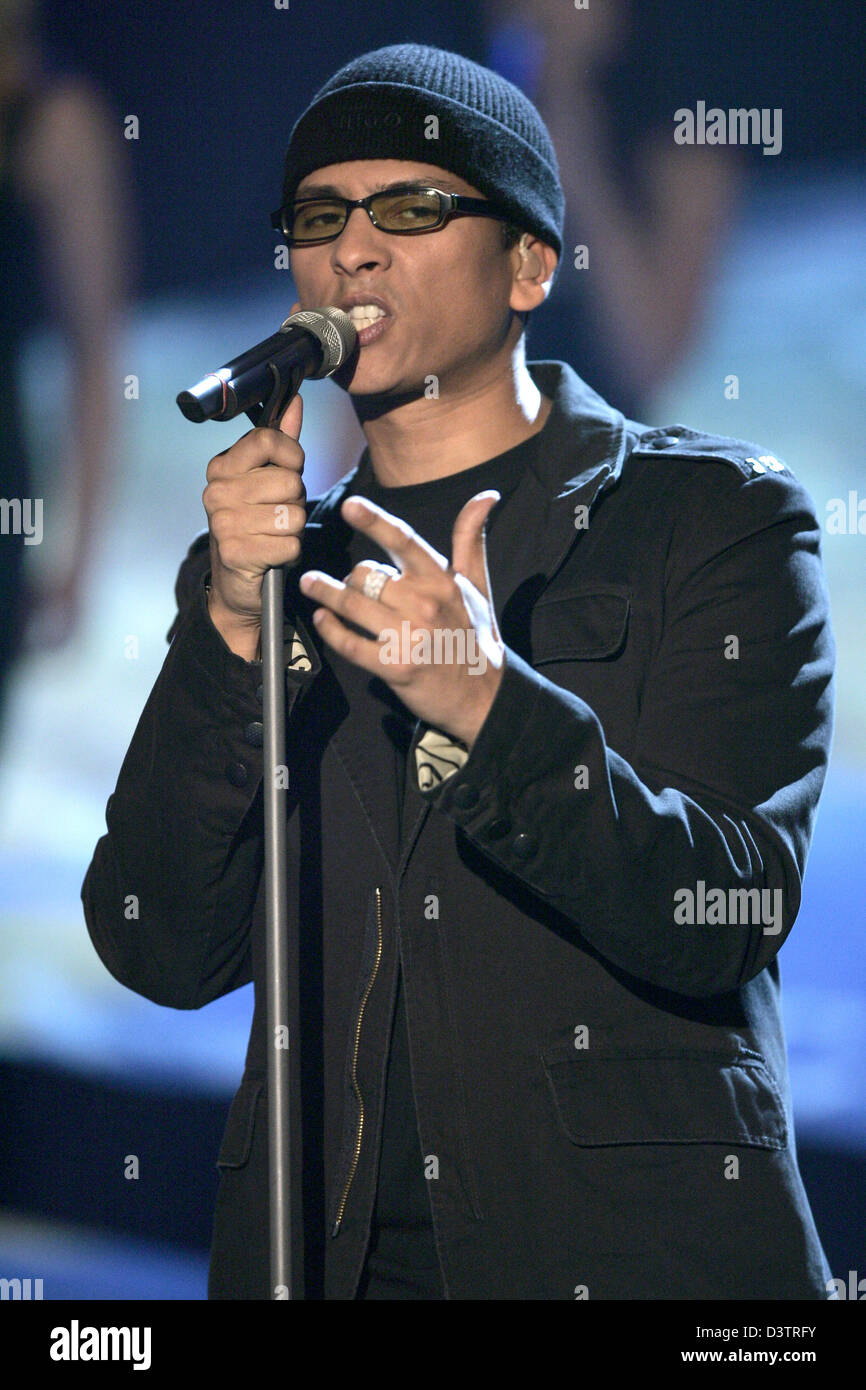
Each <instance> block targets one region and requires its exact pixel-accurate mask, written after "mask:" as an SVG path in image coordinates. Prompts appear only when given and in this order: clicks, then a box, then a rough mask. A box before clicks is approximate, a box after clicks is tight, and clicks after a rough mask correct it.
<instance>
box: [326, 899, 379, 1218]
mask: <svg viewBox="0 0 866 1390" xmlns="http://www.w3.org/2000/svg"><path fill="white" fill-rule="evenodd" d="M376 928H377V932H378V941H377V943H376V959H375V961H374V962H373V970H372V973H371V975H370V978H369V980H368V981H367V988H366V989H365V990H364V995H363V998H362V999H361V1006H360V1008H359V1009H358V1018H357V1021H356V1023H355V1048H354V1051H353V1053H352V1086H353V1088H354V1091H355V1096H356V1097H357V1100H358V1130H357V1133H356V1135H355V1152H354V1154H353V1155H352V1166H351V1168H350V1169H349V1176H348V1178H347V1179H346V1186H345V1187H344V1188H343V1195H342V1197H341V1198H340V1206H339V1208H338V1211H337V1219H336V1221H335V1222H334V1229H333V1230H332V1231H331V1235H332V1236H335V1235H336V1234H337V1232H338V1231H339V1229H340V1223H341V1222H342V1220H343V1212H344V1211H345V1210H346V1200H347V1198H348V1196H349V1188H350V1187H351V1186H352V1179H353V1178H354V1176H355V1170H356V1169H357V1167H358V1160H359V1158H360V1157H361V1138H362V1135H363V1133H364V1100H363V1097H362V1095H361V1088H360V1086H359V1085H358V1072H357V1066H358V1050H359V1048H360V1045H361V1023H362V1021H363V1018H364V1009H365V1008H366V1005H367V1000H368V999H369V997H370V990H371V989H372V988H373V981H374V980H375V978H376V972H377V971H378V969H379V961H380V960H381V959H382V890H381V888H377V889H376Z"/></svg>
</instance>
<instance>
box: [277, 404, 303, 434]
mask: <svg viewBox="0 0 866 1390" xmlns="http://www.w3.org/2000/svg"><path fill="white" fill-rule="evenodd" d="M303 421H304V401H303V397H302V396H301V394H300V393H298V395H297V396H293V397H292V399H291V400H290V401H289V404H288V406H287V408H286V411H285V414H284V415H283V418H282V419H281V420H280V429H281V430H282V432H283V434H287V435H289V436H290V438H292V439H300V437H301V425H302V424H303Z"/></svg>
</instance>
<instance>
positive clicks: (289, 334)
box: [177, 308, 358, 425]
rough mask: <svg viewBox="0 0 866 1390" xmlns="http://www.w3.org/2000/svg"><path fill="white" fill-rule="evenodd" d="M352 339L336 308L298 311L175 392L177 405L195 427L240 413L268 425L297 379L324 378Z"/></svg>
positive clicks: (282, 407) (345, 318) (294, 389)
mask: <svg viewBox="0 0 866 1390" xmlns="http://www.w3.org/2000/svg"><path fill="white" fill-rule="evenodd" d="M357 341H358V335H357V333H356V332H355V326H354V324H353V323H352V320H351V319H350V318H349V315H348V314H346V313H344V311H343V310H342V309H334V308H323V309H301V310H299V312H298V313H296V314H290V315H289V317H288V318H287V319H286V321H285V323H283V324H281V325H280V327H279V329H278V330H277V332H276V333H272V334H271V336H270V338H265V340H264V341H263V342H261V343H257V344H256V346H255V347H253V348H250V349H249V351H248V352H242V353H241V355H240V357H234V358H232V360H231V362H227V363H226V365H225V366H224V367H220V369H219V371H218V372H209V373H208V375H207V376H206V377H203V378H202V380H201V381H199V382H198V383H197V385H195V386H192V387H190V389H189V390H188V391H181V392H180V394H179V396H178V397H177V404H178V406H179V407H180V409H181V411H182V413H183V414H184V415H185V416H186V418H187V420H192V422H193V423H194V424H196V425H198V424H201V423H202V422H203V421H204V420H233V419H234V418H235V416H236V415H240V414H241V412H242V411H244V412H246V413H247V414H248V415H249V417H250V419H251V420H252V421H253V424H254V425H259V424H270V423H273V422H274V420H275V417H277V416H278V415H281V414H282V412H283V411H284V410H285V407H286V406H287V405H288V403H289V401H290V400H291V399H292V397H293V396H294V395H295V394H296V392H297V391H298V388H299V387H300V385H301V382H302V381H304V380H306V378H307V377H312V379H313V380H314V381H318V380H319V379H320V378H321V377H325V376H330V375H331V374H332V373H333V372H335V371H336V370H337V368H338V367H340V366H342V364H343V363H344V362H345V361H346V359H347V358H348V357H350V356H351V354H352V353H353V352H354V350H355V345H356V343H357ZM256 406H260V409H259V410H256V409H255V407H256Z"/></svg>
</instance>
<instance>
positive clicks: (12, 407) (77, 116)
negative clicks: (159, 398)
mask: <svg viewBox="0 0 866 1390" xmlns="http://www.w3.org/2000/svg"><path fill="white" fill-rule="evenodd" d="M121 139H122V127H121V124H120V122H119V121H118V120H117V119H116V117H114V116H113V113H112V112H111V111H110V110H109V109H108V107H107V106H106V104H105V102H104V101H103V99H102V98H101V97H100V96H99V94H98V93H97V92H96V91H95V90H94V89H93V88H92V86H91V85H90V84H89V83H88V82H87V81H86V80H85V79H84V78H82V77H79V76H76V75H74V74H68V73H57V72H55V71H53V70H52V65H51V62H50V60H49V59H48V58H47V57H46V56H45V55H44V53H43V52H42V50H41V47H40V43H39V39H38V33H37V23H36V7H35V6H34V4H33V3H32V0H0V372H2V381H3V390H2V392H0V494H2V496H3V497H4V498H5V499H7V501H9V500H12V499H18V501H19V502H20V503H21V506H22V515H25V516H26V509H25V508H24V503H25V499H32V502H33V507H35V506H36V499H33V489H34V483H35V481H36V479H35V473H36V472H38V470H34V468H33V462H34V461H33V459H32V458H31V457H30V456H29V452H28V440H27V435H26V428H25V418H24V409H23V402H22V399H21V391H20V372H21V353H22V348H23V345H24V343H25V340H26V338H27V335H28V333H29V332H30V331H31V330H32V329H33V328H34V327H35V326H36V325H37V324H38V323H40V322H41V321H43V320H46V321H47V322H49V323H51V324H57V325H58V326H59V327H60V330H61V333H62V338H63V345H64V349H65V352H66V355H67V361H68V377H67V381H68V386H67V396H66V406H65V410H64V416H63V428H62V431H61V435H60V440H59V453H58V454H57V457H56V465H55V464H52V468H53V467H55V466H56V469H57V473H58V475H59V476H58V484H59V485H58V487H57V489H56V492H54V491H53V493H52V496H51V498H50V499H49V504H50V506H51V507H52V511H53V515H51V514H49V515H46V514H45V510H46V509H45V508H43V517H42V527H43V540H49V539H50V545H51V547H52V551H54V549H55V548H56V547H57V546H58V544H59V543H62V545H63V553H62V556H59V557H57V556H56V555H54V554H52V563H51V564H50V565H48V566H46V567H45V570H46V571H47V573H46V574H45V575H44V577H43V578H42V580H41V581H40V584H39V586H38V587H37V586H36V585H35V584H34V582H33V580H32V579H31V578H30V577H29V576H28V574H27V564H26V560H25V557H26V549H25V537H24V535H23V534H13V527H12V522H11V520H10V523H9V525H8V529H7V531H6V532H5V533H4V534H3V535H2V536H0V604H2V611H3V620H2V624H0V721H2V718H3V713H4V708H5V696H6V693H7V690H8V676H9V672H10V670H11V667H12V665H13V663H14V661H15V658H16V656H17V655H19V653H20V652H21V651H22V650H24V649H27V648H39V647H44V646H55V645H59V644H61V643H63V642H65V641H66V640H67V639H68V638H69V637H70V636H71V635H72V634H73V633H74V631H75V628H76V625H77V623H78V620H79V618H80V616H81V606H82V598H83V594H84V590H85V584H86V579H87V573H88V567H89V564H90V561H91V557H92V551H93V546H94V542H95V539H96V536H97V533H98V526H99V522H100V517H101V515H102V511H101V507H102V498H103V495H104V490H105V479H106V462H107V456H108V449H109V446H110V441H111V433H112V411H113V407H114V404H115V402H116V400H117V391H118V389H119V388H118V386H117V383H116V382H115V381H113V380H112V362H113V356H114V352H115V347H116V332H117V324H118V312H119V309H120V305H121V300H122V297H123V291H124V287H125V284H126V280H127V274H126V270H127V262H126V260H125V257H126V256H127V254H128V250H127V248H128V246H129V226H128V219H127V211H126V208H127V200H126V199H125V198H124V189H123V185H122V172H121V155H120V142H121ZM37 395H38V388H37ZM52 483H53V477H52ZM61 508H64V509H66V510H64V512H63V515H62V517H61V516H59V515H58V513H59V512H60V510H61ZM55 509H56V510H55ZM9 515H10V518H11V517H12V513H11V512H10V513H9ZM31 515H33V512H32V511H31ZM37 534H38V533H37V532H35V531H34V532H33V537H34V542H35V540H36V536H37ZM61 538H62V541H61Z"/></svg>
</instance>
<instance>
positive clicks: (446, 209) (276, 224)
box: [271, 184, 513, 246]
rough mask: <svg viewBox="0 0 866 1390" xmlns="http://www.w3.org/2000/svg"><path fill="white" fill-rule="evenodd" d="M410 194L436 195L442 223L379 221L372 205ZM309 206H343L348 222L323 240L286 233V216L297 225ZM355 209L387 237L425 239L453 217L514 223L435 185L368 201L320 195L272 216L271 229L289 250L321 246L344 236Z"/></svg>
mask: <svg viewBox="0 0 866 1390" xmlns="http://www.w3.org/2000/svg"><path fill="white" fill-rule="evenodd" d="M408 193H435V194H436V196H437V198H438V199H439V221H438V222H434V223H433V224H432V226H429V227H383V226H382V224H381V223H380V222H378V221H377V220H376V214H375V212H374V211H373V204H374V203H375V202H376V201H377V200H378V199H379V198H390V197H393V196H394V195H400V194H408ZM310 203H341V204H342V205H343V207H344V209H345V218H344V221H343V225H342V227H340V229H339V231H336V232H330V233H329V234H328V236H322V237H293V236H292V235H291V234H290V233H289V232H287V231H286V228H285V225H284V218H285V214H286V213H291V216H292V222H293V223H294V218H295V216H296V214H297V210H298V209H299V208H302V207H304V206H305V205H307V204H310ZM355 208H363V209H364V211H365V212H366V214H367V216H368V217H369V219H370V221H371V222H372V223H373V226H374V227H378V229H379V231H381V232H387V234H388V236H425V235H426V233H427V232H438V231H439V230H440V228H442V227H444V226H445V225H446V223H448V222H450V221H451V219H452V217H493V218H495V219H496V220H497V221H499V222H510V221H512V220H513V216H512V214H511V213H508V212H506V211H505V209H504V208H502V207H500V206H499V205H498V204H496V203H493V202H490V201H488V200H487V199H486V198H468V197H466V196H465V195H464V194H462V193H443V191H442V189H441V188H435V187H434V186H433V185H432V184H423V185H419V184H395V185H394V187H393V188H380V189H379V191H378V192H377V193H370V194H368V196H367V197H366V198H341V197H340V196H339V195H338V194H336V193H320V194H319V195H318V196H317V197H315V198H312V197H311V198H297V199H295V200H294V202H291V203H286V204H284V205H283V207H281V208H277V210H276V212H272V213H271V226H272V227H273V228H274V230H275V231H277V232H279V233H280V236H281V237H283V239H284V241H285V242H286V245H287V246H321V245H323V244H324V243H325V242H328V241H336V240H337V237H338V236H342V234H343V232H344V231H345V230H346V226H347V224H348V221H349V218H350V217H351V215H352V212H353V211H354V209H355Z"/></svg>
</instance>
